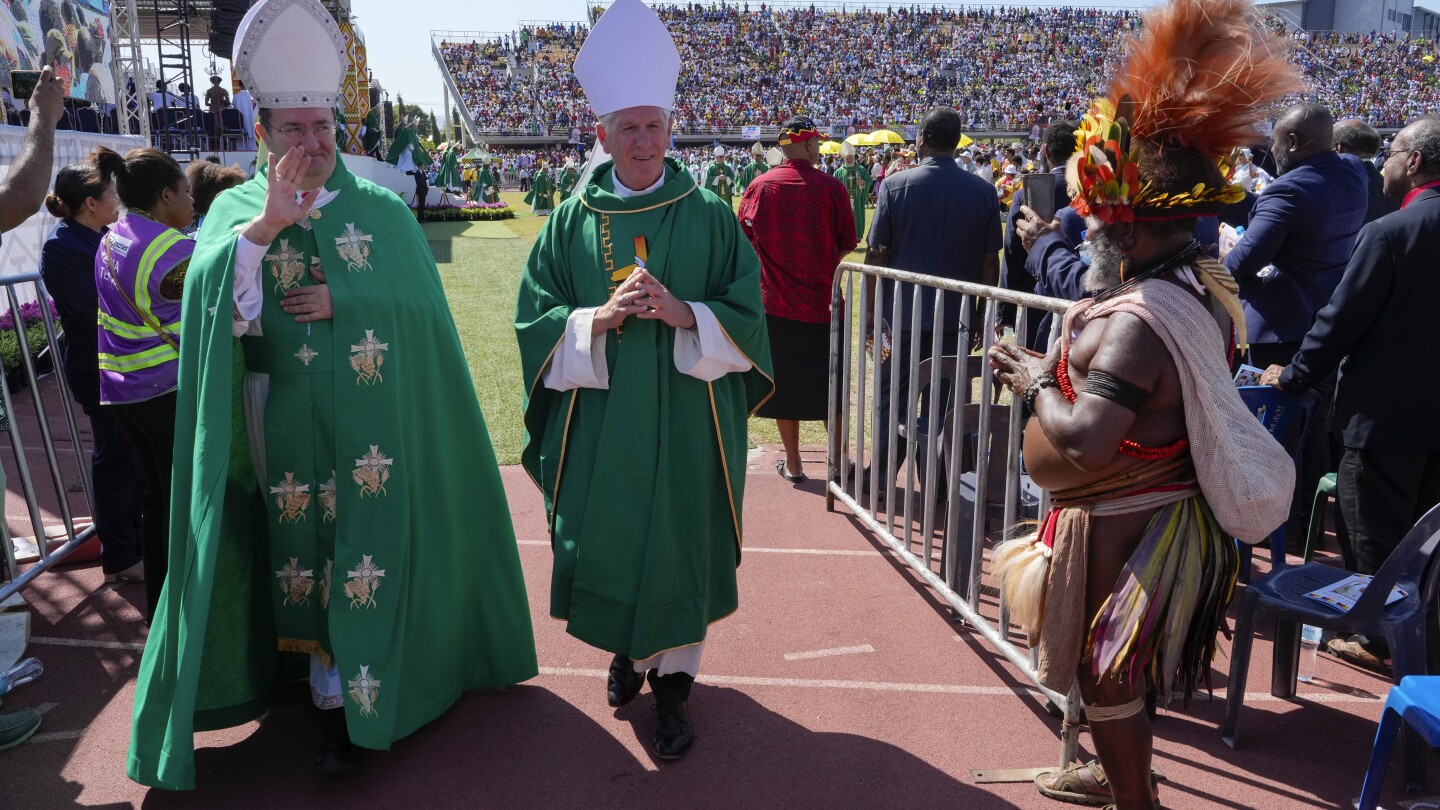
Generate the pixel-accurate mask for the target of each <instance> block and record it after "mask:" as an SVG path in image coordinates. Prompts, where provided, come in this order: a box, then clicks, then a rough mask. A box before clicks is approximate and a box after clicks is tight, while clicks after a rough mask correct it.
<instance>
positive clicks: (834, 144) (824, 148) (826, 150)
mask: <svg viewBox="0 0 1440 810" xmlns="http://www.w3.org/2000/svg"><path fill="white" fill-rule="evenodd" d="M820 154H822V155H838V154H840V142H839V141H826V142H824V143H822V144H820Z"/></svg>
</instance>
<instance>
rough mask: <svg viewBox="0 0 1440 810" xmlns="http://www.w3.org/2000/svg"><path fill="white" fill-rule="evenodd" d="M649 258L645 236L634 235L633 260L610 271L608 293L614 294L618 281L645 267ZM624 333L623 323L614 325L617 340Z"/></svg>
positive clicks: (618, 284)
mask: <svg viewBox="0 0 1440 810" xmlns="http://www.w3.org/2000/svg"><path fill="white" fill-rule="evenodd" d="M607 258H608V257H607ZM649 259H650V248H649V244H648V243H647V242H646V240H645V237H643V236H637V237H635V261H633V262H631V263H630V264H627V265H625V266H624V267H622V268H620V269H619V270H616V271H614V272H612V273H611V274H610V289H609V293H610V294H611V295H614V294H615V289H616V288H617V287H619V286H620V283H621V282H623V281H624V280H625V279H627V278H629V277H630V274H631V273H634V272H635V271H636V270H642V269H644V268H645V262H647V261H649ZM624 334H625V324H623V323H622V324H620V325H619V326H617V327H615V339H616V340H617V341H619V340H621V339H622V338H623V336H624Z"/></svg>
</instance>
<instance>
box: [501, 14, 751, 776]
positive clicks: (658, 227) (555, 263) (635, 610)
mask: <svg viewBox="0 0 1440 810" xmlns="http://www.w3.org/2000/svg"><path fill="white" fill-rule="evenodd" d="M608 13H609V12H607V14H608ZM672 86H673V85H672ZM637 109H639V110H641V111H656V112H658V113H664V112H665V111H664V110H661V109H659V108H654V107H646V108H637ZM632 112H634V111H633V110H624V111H621V112H620V113H619V114H618V115H621V116H624V115H627V114H630V113H632ZM668 118H669V116H668V114H666V115H665V116H664V118H663V119H658V120H661V121H663V123H664V124H665V128H664V129H661V128H660V126H656V125H654V124H653V123H650V122H648V121H646V122H642V123H640V124H639V125H637V126H633V127H631V128H630V129H629V132H630V133H631V134H630V135H629V137H631V138H637V137H638V138H646V137H648V138H653V139H655V140H654V141H653V142H651V143H650V144H649V145H648V146H647V147H645V148H646V149H647V150H648V151H650V153H651V154H653V157H648V158H644V159H643V160H644V161H645V162H644V163H642V162H641V160H640V159H634V158H632V157H630V156H629V155H628V154H623V153H622V154H619V155H617V157H616V161H615V162H611V163H603V164H601V165H600V166H599V167H598V169H597V170H596V171H595V173H594V175H593V176H592V177H591V178H590V180H589V181H588V182H587V183H586V184H585V185H584V186H582V187H581V189H580V192H579V194H577V195H576V196H575V197H574V198H572V199H569V200H566V201H565V202H564V203H562V204H561V206H560V207H559V208H558V209H557V210H556V211H555V214H554V215H553V216H552V217H551V218H550V220H549V221H548V222H547V223H546V224H545V228H544V229H543V230H542V231H541V232H540V236H539V238H538V239H537V241H536V242H535V246H534V248H533V249H532V250H531V253H530V258H529V261H528V262H527V263H526V266H525V272H524V275H523V276H522V278H521V284H520V296H519V301H518V304H517V306H516V315H515V323H516V331H517V334H518V337H519V342H520V357H521V362H522V364H523V366H524V372H525V384H526V395H525V431H526V436H525V449H524V454H523V462H524V465H525V469H526V470H527V471H528V472H529V473H530V476H531V478H532V479H533V480H534V481H535V483H536V485H537V486H539V487H540V490H541V492H542V493H543V495H544V500H545V508H546V513H547V515H548V518H549V524H550V531H551V544H552V548H553V550H554V567H553V571H552V578H551V589H550V615H551V616H553V617H555V618H557V619H560V620H562V621H564V622H565V623H566V630H567V631H568V632H569V633H570V634H571V635H573V636H575V637H576V638H579V639H581V640H582V641H585V642H586V643H588V644H591V645H593V646H596V647H599V648H600V649H602V650H606V651H609V652H612V653H615V654H616V657H615V660H614V661H612V665H611V667H612V668H611V675H612V677H611V683H610V702H611V705H623V704H624V703H625V702H627V701H628V700H630V699H632V698H633V697H634V695H635V693H636V692H638V691H639V688H640V686H639V684H640V682H641V680H639V679H640V677H641V676H640V675H638V674H636V673H644V672H646V671H649V674H650V678H651V681H650V682H651V686H652V688H653V689H654V691H655V695H656V700H657V701H658V705H659V706H660V715H659V716H660V720H659V725H658V726H657V729H658V730H657V734H656V743H655V750H656V753H657V755H659V756H660V757H662V758H667V759H669V758H676V757H678V756H680V755H681V754H682V753H683V751H684V749H685V747H686V746H688V744H689V739H691V738H692V737H691V736H690V733H689V726H688V721H687V723H686V724H685V726H684V731H683V732H680V731H677V732H675V733H674V734H667V732H666V731H665V729H666V728H667V726H666V720H665V718H666V716H667V714H666V713H667V711H676V709H675V707H676V706H677V705H680V704H683V703H684V701H685V698H686V696H688V694H689V683H690V681H693V676H694V674H695V672H696V670H697V669H698V666H699V651H700V645H701V644H702V642H704V640H705V637H706V632H707V629H708V627H709V625H710V624H712V623H714V622H717V621H719V620H721V619H723V618H725V617H726V616H729V615H730V614H731V613H733V612H734V611H735V610H736V608H737V607H738V605H739V602H738V594H737V589H736V576H735V575H736V566H738V565H739V562H740V549H741V515H742V512H743V503H744V495H745V457H746V452H747V449H748V442H747V433H746V420H747V418H748V417H749V415H750V414H751V413H752V412H753V411H754V410H755V409H756V408H758V407H759V405H760V404H761V403H762V402H763V401H764V400H765V399H767V398H768V397H769V396H770V394H771V393H772V391H773V390H774V385H773V382H772V376H771V371H770V350H769V344H768V342H767V333H766V328H765V320H764V308H763V306H762V304H761V301H760V283H759V278H760V263H759V260H758V259H757V258H756V256H755V251H754V249H753V248H752V247H751V246H750V244H749V242H748V240H746V239H745V237H744V236H743V235H742V234H741V232H740V228H739V223H738V222H737V220H736V219H735V213H734V210H733V209H732V208H731V207H730V206H729V205H727V204H725V203H724V202H723V201H722V200H720V199H719V198H718V197H716V196H715V195H714V194H712V193H710V192H709V191H706V190H703V189H700V188H698V187H697V186H696V184H695V181H694V179H693V178H692V177H691V176H690V173H689V172H688V171H686V170H685V167H684V166H683V165H681V164H680V163H679V162H678V161H676V160H673V159H670V158H664V159H663V163H661V162H660V161H661V159H662V158H661V156H662V155H663V153H664V147H663V146H661V145H660V144H661V140H660V137H661V135H662V133H664V132H667V131H668ZM603 120H604V117H602V121H603ZM620 126H621V124H616V127H617V133H616V135H614V136H611V141H610V144H609V146H610V147H611V148H614V147H615V145H616V142H617V141H618V140H619V139H620V133H621V132H622V131H625V130H621V129H619V127H620ZM604 131H605V130H604V124H602V129H601V132H602V138H603V137H604V135H603V133H604ZM621 148H622V149H623V148H624V147H621ZM625 151H626V152H629V151H631V150H629V149H627V150H625ZM637 166H644V168H643V169H640V170H639V171H636V168H635V167H637ZM617 167H619V168H617ZM622 169H625V170H628V171H629V172H630V173H631V174H633V175H639V176H642V177H643V174H642V172H643V171H645V170H647V169H648V170H649V171H651V172H652V173H654V174H655V175H658V177H657V179H656V180H654V181H653V182H651V183H646V182H644V181H643V180H640V181H637V180H634V179H632V180H631V183H632V184H635V185H637V186H639V188H636V189H630V188H629V187H628V186H626V185H625V184H623V183H622V182H621V180H620V179H619V178H620V171H621V170H622ZM692 316H693V317H692ZM671 655H674V656H676V658H675V659H674V660H672V661H669V662H667V661H666V656H671ZM682 659H683V660H684V661H685V662H684V663H679V661H681V660H682ZM632 664H633V671H629V668H630V667H631V666H632ZM617 679H618V681H617ZM617 683H619V684H620V685H619V686H617ZM617 689H619V692H617ZM687 711H688V710H687ZM685 716H686V717H687V718H688V714H687V715H685Z"/></svg>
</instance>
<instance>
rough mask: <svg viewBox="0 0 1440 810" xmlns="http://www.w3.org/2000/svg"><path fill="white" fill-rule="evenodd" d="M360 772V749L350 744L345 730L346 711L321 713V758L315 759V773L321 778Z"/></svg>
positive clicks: (336, 710) (333, 710) (325, 711)
mask: <svg viewBox="0 0 1440 810" xmlns="http://www.w3.org/2000/svg"><path fill="white" fill-rule="evenodd" d="M358 770H360V749H359V748H358V747H356V745H355V743H352V742H350V732H349V731H347V730H346V729H345V710H344V709H343V708H342V709H325V710H323V711H321V712H320V756H318V757H316V758H315V772H316V773H318V774H320V775H321V776H340V775H341V774H347V773H354V772H355V771H358Z"/></svg>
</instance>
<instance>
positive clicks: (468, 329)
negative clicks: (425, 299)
mask: <svg viewBox="0 0 1440 810" xmlns="http://www.w3.org/2000/svg"><path fill="white" fill-rule="evenodd" d="M500 196H501V199H503V200H504V201H505V202H508V203H510V205H511V206H512V207H514V208H515V211H516V217H515V219H511V220H505V221H503V222H474V223H463V222H437V223H427V224H426V225H425V226H424V229H425V235H426V238H428V239H429V240H430V249H431V251H432V252H434V254H435V261H436V263H437V264H438V265H439V267H440V277H441V278H442V279H443V280H444V282H445V291H446V293H447V294H448V296H449V298H450V309H451V311H452V312H454V314H455V326H456V328H457V329H458V330H459V332H460V343H461V345H462V346H464V348H465V357H466V359H467V360H468V361H469V363H470V373H471V375H472V376H474V378H475V393H476V394H477V395H478V396H479V398H480V406H481V407H482V408H483V409H484V411H485V421H486V423H487V424H488V425H489V428H490V438H491V439H492V440H493V441H494V443H495V456H496V459H497V460H498V461H499V462H500V463H501V464H517V463H519V461H520V449H521V443H522V442H523V439H524V428H523V425H522V421H521V410H520V402H521V398H522V395H523V393H524V391H523V389H524V386H525V382H524V380H523V379H522V375H521V372H520V349H519V347H518V346H517V345H516V343H515V326H514V324H515V321H514V318H515V296H516V294H517V292H518V290H519V284H520V273H521V272H522V271H523V270H524V269H525V260H526V258H527V257H528V256H529V255H530V246H531V244H533V243H534V241H535V237H536V236H538V235H539V233H540V228H541V226H543V225H544V224H545V220H544V218H543V217H536V216H533V215H531V213H530V209H529V206H527V205H525V203H524V199H523V197H524V195H522V194H520V193H519V192H504V193H502V194H501V195H500ZM867 216H868V214H867ZM850 258H851V259H852V260H854V261H859V260H860V259H861V258H863V254H862V253H861V252H859V251H856V252H855V253H852V254H851V255H850ZM779 441H780V438H779V435H778V434H777V433H776V432H775V423H774V422H773V421H770V420H765V419H752V420H750V443H751V445H752V446H753V445H758V444H778V443H779ZM800 441H801V443H802V444H806V445H817V446H824V444H825V430H824V426H823V425H822V424H821V423H819V422H809V423H805V424H804V425H802V427H801V432H800Z"/></svg>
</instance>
